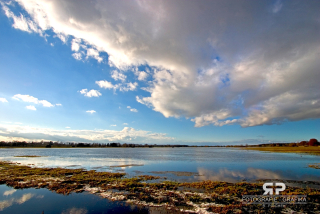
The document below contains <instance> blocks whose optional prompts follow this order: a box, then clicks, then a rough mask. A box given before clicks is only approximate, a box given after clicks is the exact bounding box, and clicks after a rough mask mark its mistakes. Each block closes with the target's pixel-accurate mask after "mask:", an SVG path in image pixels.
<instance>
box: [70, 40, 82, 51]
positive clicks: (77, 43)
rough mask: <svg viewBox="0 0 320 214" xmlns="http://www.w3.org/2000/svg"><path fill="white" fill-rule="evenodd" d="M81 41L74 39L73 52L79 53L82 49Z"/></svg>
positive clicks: (72, 42) (72, 43)
mask: <svg viewBox="0 0 320 214" xmlns="http://www.w3.org/2000/svg"><path fill="white" fill-rule="evenodd" d="M80 43H81V39H73V40H72V41H71V50H73V51H75V52H77V51H79V49H80Z"/></svg>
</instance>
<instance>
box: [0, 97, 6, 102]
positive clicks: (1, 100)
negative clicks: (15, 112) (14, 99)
mask: <svg viewBox="0 0 320 214" xmlns="http://www.w3.org/2000/svg"><path fill="white" fill-rule="evenodd" d="M0 102H3V103H7V102H8V100H7V99H6V98H2V97H0Z"/></svg>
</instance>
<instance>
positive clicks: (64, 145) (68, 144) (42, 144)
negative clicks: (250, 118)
mask: <svg viewBox="0 0 320 214" xmlns="http://www.w3.org/2000/svg"><path fill="white" fill-rule="evenodd" d="M0 147H44V148H52V147H54V148H72V147H102V148H104V147H131V148H135V147H149V148H152V147H188V145H169V144H167V145H157V144H153V145H149V144H132V143H130V144H127V143H123V144H121V143H114V142H113V143H107V144H103V143H74V142H65V143H64V142H53V141H47V142H44V141H41V142H26V141H13V142H5V141H1V142H0Z"/></svg>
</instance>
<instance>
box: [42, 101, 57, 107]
mask: <svg viewBox="0 0 320 214" xmlns="http://www.w3.org/2000/svg"><path fill="white" fill-rule="evenodd" d="M39 103H40V104H42V105H43V106H44V107H53V106H54V105H52V104H51V103H50V102H48V101H46V100H39Z"/></svg>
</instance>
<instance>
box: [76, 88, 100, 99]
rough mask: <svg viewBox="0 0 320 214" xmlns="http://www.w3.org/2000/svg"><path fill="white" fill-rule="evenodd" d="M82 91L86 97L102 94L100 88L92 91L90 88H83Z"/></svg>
mask: <svg viewBox="0 0 320 214" xmlns="http://www.w3.org/2000/svg"><path fill="white" fill-rule="evenodd" d="M80 93H81V94H84V96H86V97H99V96H101V95H102V94H101V93H100V92H99V91H98V90H94V89H91V90H90V91H88V89H86V88H85V89H82V90H81V91H80Z"/></svg>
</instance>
